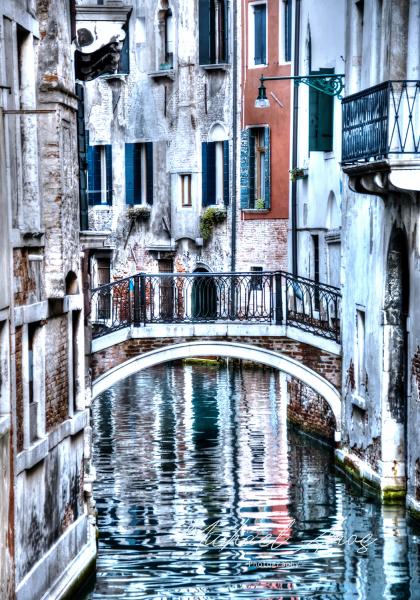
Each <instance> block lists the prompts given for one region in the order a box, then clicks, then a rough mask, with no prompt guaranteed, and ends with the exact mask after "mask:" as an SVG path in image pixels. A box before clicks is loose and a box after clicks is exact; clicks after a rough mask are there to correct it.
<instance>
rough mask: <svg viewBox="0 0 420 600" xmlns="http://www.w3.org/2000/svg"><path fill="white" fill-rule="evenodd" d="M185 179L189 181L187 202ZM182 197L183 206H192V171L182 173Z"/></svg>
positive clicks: (180, 175)
mask: <svg viewBox="0 0 420 600" xmlns="http://www.w3.org/2000/svg"><path fill="white" fill-rule="evenodd" d="M185 181H186V182H187V202H185ZM179 183H180V199H181V206H182V208H191V207H192V173H180V174H179Z"/></svg>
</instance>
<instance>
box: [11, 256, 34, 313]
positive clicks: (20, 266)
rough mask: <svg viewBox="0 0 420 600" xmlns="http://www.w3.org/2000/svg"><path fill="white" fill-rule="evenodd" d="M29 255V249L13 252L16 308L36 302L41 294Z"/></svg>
mask: <svg viewBox="0 0 420 600" xmlns="http://www.w3.org/2000/svg"><path fill="white" fill-rule="evenodd" d="M28 253H29V251H28V249H27V248H15V249H14V250H13V284H14V302H15V306H22V305H23V304H31V303H33V302H36V301H37V296H38V294H39V289H38V287H39V286H37V281H36V277H35V272H34V266H32V267H31V266H30V263H29V260H28ZM35 268H39V264H37V265H36V267H35ZM38 283H39V282H38Z"/></svg>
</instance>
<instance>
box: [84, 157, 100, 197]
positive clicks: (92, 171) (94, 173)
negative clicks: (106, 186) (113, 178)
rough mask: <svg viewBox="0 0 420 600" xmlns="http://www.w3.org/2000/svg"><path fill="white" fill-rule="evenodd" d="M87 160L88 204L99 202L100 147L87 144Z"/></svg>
mask: <svg viewBox="0 0 420 600" xmlns="http://www.w3.org/2000/svg"><path fill="white" fill-rule="evenodd" d="M87 162H88V194H89V204H90V205H94V204H100V203H101V147H100V146H89V147H88V153H87Z"/></svg>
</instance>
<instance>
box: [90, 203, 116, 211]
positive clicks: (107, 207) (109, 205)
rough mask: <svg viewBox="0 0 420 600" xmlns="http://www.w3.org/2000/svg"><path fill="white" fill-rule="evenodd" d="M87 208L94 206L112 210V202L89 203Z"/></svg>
mask: <svg viewBox="0 0 420 600" xmlns="http://www.w3.org/2000/svg"><path fill="white" fill-rule="evenodd" d="M89 208H94V209H95V210H96V209H100V210H112V204H91V205H90V206H89Z"/></svg>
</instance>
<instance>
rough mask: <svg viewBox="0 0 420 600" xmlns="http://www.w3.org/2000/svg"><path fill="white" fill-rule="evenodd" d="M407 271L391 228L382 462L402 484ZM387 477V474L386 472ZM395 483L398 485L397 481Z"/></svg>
mask: <svg viewBox="0 0 420 600" xmlns="http://www.w3.org/2000/svg"><path fill="white" fill-rule="evenodd" d="M408 310H409V268H408V249H407V237H406V234H405V232H404V231H403V230H402V229H400V228H398V227H396V226H394V229H393V230H392V233H391V237H390V241H389V247H388V254H387V261H386V280H385V297H384V361H385V365H386V366H384V393H385V398H384V400H385V403H384V404H385V406H384V407H385V419H384V432H385V435H386V439H383V444H382V445H383V461H384V463H390V465H389V466H391V465H392V474H393V477H394V478H396V479H397V480H399V485H401V484H404V485H405V477H406V430H407V381H408V367H407V346H408V339H407V337H408V336H407V316H408ZM389 474H390V473H389ZM396 483H397V482H396Z"/></svg>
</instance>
